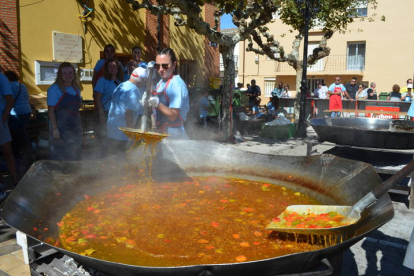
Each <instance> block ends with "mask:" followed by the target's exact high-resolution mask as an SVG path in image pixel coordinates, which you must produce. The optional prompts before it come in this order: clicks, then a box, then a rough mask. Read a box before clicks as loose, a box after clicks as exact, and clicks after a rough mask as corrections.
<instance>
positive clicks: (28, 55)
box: [0, 0, 219, 99]
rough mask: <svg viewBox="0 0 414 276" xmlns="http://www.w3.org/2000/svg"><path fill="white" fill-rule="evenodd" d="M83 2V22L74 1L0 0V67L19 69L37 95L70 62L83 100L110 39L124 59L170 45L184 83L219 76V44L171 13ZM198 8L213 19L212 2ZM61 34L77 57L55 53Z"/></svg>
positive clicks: (148, 56) (98, 0)
mask: <svg viewBox="0 0 414 276" xmlns="http://www.w3.org/2000/svg"><path fill="white" fill-rule="evenodd" d="M81 2H82V1H81ZM83 2H85V1H83ZM87 6H88V8H91V9H92V12H91V14H90V16H89V17H88V18H86V22H82V21H81V20H80V17H79V15H80V14H82V12H83V6H82V5H80V2H79V1H67V0H54V1H50V2H48V1H38V2H34V3H31V4H26V3H25V2H23V1H17V0H0V24H1V36H2V41H1V42H0V47H1V50H2V51H1V53H0V69H1V70H15V71H17V72H19V74H20V75H21V80H22V81H23V82H24V83H25V84H26V86H27V87H28V89H29V92H30V94H39V93H42V92H43V93H45V92H46V91H47V89H48V88H49V86H50V84H51V83H52V82H53V80H54V74H55V72H54V71H55V70H54V68H56V67H57V65H58V64H59V63H61V62H63V61H70V62H71V63H73V64H74V65H75V66H76V68H77V69H78V72H79V75H80V78H81V84H82V96H83V98H84V99H92V85H91V79H90V76H91V74H92V70H93V68H94V66H95V63H96V62H97V61H98V60H99V59H100V58H101V57H102V56H103V48H104V46H105V45H106V44H108V43H111V44H113V45H114V46H115V48H116V53H117V58H118V59H119V60H120V61H121V62H123V63H126V61H128V60H129V59H130V58H131V48H132V47H134V46H140V47H141V48H142V49H143V60H145V61H151V60H154V59H155V56H156V53H157V51H158V49H161V48H164V47H171V48H173V49H174V51H175V52H176V54H177V58H178V65H179V66H178V73H179V74H180V75H181V76H182V78H183V79H184V80H185V81H186V83H187V85H188V86H189V87H207V86H208V81H209V78H210V77H217V76H218V74H219V69H218V68H219V52H218V47H214V46H211V45H210V43H209V41H208V40H207V39H205V38H204V37H202V36H200V35H198V34H196V33H195V32H194V31H193V30H191V29H189V28H187V27H176V26H175V25H174V19H173V18H172V17H170V16H165V15H161V16H154V15H152V14H150V13H149V12H148V11H147V10H144V9H142V10H138V11H133V10H132V8H131V6H130V5H129V4H128V3H126V1H103V0H90V1H87ZM203 12H204V16H203V17H204V18H206V20H207V22H209V23H210V24H212V23H214V19H213V12H214V6H213V5H212V4H206V5H205V6H204V7H203ZM62 36H70V37H71V39H72V40H73V41H72V44H70V42H68V44H67V45H64V46H65V47H66V51H68V52H70V54H72V52H73V53H76V51H77V53H78V57H77V58H74V57H73V56H75V55H72V56H70V58H69V59H62V57H61V56H59V55H58V54H59V53H58V51H65V49H63V50H62V49H58V46H59V45H60V44H62V43H66V42H65V39H63V40H61V41H60V42H59V41H57V37H62ZM62 41H63V42H62ZM59 43H60V44H59ZM61 46H62V45H61ZM72 49H74V50H72Z"/></svg>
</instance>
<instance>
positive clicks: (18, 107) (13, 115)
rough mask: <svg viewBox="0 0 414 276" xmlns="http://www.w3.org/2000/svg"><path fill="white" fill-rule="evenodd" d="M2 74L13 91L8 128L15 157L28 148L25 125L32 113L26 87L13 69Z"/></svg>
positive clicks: (21, 154) (22, 154)
mask: <svg viewBox="0 0 414 276" xmlns="http://www.w3.org/2000/svg"><path fill="white" fill-rule="evenodd" d="M4 75H5V76H6V77H7V78H8V79H9V82H10V87H11V89H12V91H13V99H14V107H13V108H12V110H11V111H10V117H9V129H10V133H11V136H12V140H13V141H12V149H13V154H14V156H15V157H21V156H24V153H25V152H27V151H28V150H29V148H30V142H29V137H28V135H27V131H26V125H27V124H28V122H29V118H30V116H31V115H32V108H31V107H30V103H29V92H28V91H27V87H26V86H25V85H24V84H23V83H20V82H19V76H18V75H17V73H16V72H14V71H6V72H4Z"/></svg>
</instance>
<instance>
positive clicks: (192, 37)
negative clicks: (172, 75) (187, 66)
mask: <svg viewBox="0 0 414 276" xmlns="http://www.w3.org/2000/svg"><path fill="white" fill-rule="evenodd" d="M170 48H172V49H173V50H174V52H175V54H176V56H177V59H178V60H179V61H180V60H191V61H195V62H196V65H197V67H196V72H193V73H194V74H195V76H196V81H195V86H203V83H204V79H203V71H202V68H203V64H204V36H201V35H199V34H197V33H196V32H195V31H194V30H192V29H189V28H188V27H185V26H183V27H178V28H177V27H175V26H174V19H173V18H172V17H170ZM178 66H180V64H178Z"/></svg>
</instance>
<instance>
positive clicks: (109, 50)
mask: <svg viewBox="0 0 414 276" xmlns="http://www.w3.org/2000/svg"><path fill="white" fill-rule="evenodd" d="M105 52H106V53H114V52H115V50H111V49H108V50H105Z"/></svg>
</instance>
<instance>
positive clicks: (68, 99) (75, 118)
mask: <svg viewBox="0 0 414 276" xmlns="http://www.w3.org/2000/svg"><path fill="white" fill-rule="evenodd" d="M47 105H48V112H49V123H50V137H49V158H50V159H52V160H74V161H79V160H81V159H82V127H81V120H80V112H79V109H80V107H81V97H80V90H79V85H78V81H77V79H76V72H75V69H74V68H73V66H72V65H71V64H70V63H69V62H63V63H62V64H61V65H60V66H59V69H58V72H57V76H56V81H55V82H54V83H53V84H52V86H51V87H50V88H49V89H48V90H47Z"/></svg>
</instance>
